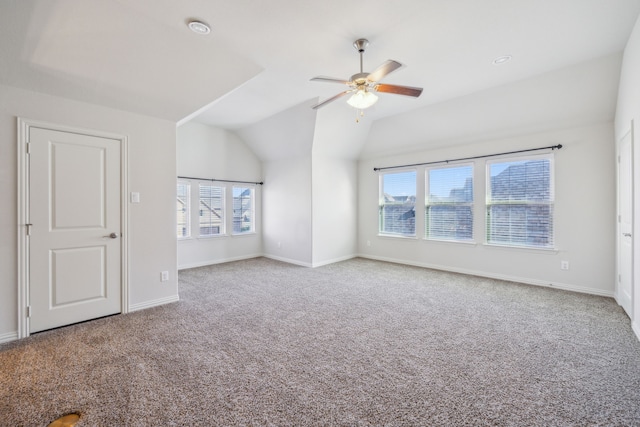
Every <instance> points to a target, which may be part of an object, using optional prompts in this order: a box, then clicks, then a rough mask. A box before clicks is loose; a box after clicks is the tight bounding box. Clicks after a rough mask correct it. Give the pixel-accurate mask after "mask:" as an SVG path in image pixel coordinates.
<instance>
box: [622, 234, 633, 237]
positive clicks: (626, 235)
mask: <svg viewBox="0 0 640 427" xmlns="http://www.w3.org/2000/svg"><path fill="white" fill-rule="evenodd" d="M622 235H623V236H624V237H631V233H622Z"/></svg>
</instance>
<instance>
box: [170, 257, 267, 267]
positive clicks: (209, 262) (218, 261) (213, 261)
mask: <svg viewBox="0 0 640 427" xmlns="http://www.w3.org/2000/svg"><path fill="white" fill-rule="evenodd" d="M261 256H263V255H262V254H253V255H243V256H238V257H231V258H222V259H211V260H207V261H200V262H192V263H189V264H182V265H179V266H178V270H186V269H188V268H196V267H206V266H207V265H215V264H223V263H225V262H233V261H242V260H245V259H252V258H260V257H261Z"/></svg>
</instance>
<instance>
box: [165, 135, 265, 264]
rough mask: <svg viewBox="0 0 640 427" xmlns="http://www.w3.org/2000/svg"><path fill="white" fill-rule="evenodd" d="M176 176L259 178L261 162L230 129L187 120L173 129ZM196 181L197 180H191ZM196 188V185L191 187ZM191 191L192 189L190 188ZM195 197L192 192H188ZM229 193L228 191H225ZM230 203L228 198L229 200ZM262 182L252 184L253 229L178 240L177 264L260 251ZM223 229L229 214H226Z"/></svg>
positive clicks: (208, 261)
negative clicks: (234, 233) (238, 233)
mask: <svg viewBox="0 0 640 427" xmlns="http://www.w3.org/2000/svg"><path fill="white" fill-rule="evenodd" d="M176 158H177V171H178V176H189V177H196V178H218V179H228V180H236V181H252V182H260V181H262V164H261V162H260V160H259V159H258V158H257V156H256V155H255V154H254V153H253V152H252V151H251V150H250V149H249V148H248V147H247V146H246V144H245V143H244V142H243V141H242V140H241V139H240V138H239V137H238V136H237V135H235V134H234V133H232V132H229V131H226V130H224V129H218V128H215V127H211V126H207V125H203V124H199V123H194V122H190V123H187V124H184V125H182V126H179V127H178V130H177V152H176ZM193 182H196V183H197V182H198V181H193ZM194 188H197V187H194ZM192 191H195V190H194V189H192ZM192 194H193V197H195V193H192ZM228 196H229V197H231V196H230V193H229V194H228ZM229 203H230V201H229ZM261 206H262V186H261V185H256V186H255V208H256V211H255V221H256V225H255V227H256V229H255V233H251V234H243V235H236V236H234V235H232V234H230V233H229V234H228V235H226V236H219V237H208V238H198V237H197V236H195V237H192V238H189V239H180V240H178V268H189V267H195V266H201V265H208V264H215V263H220V262H227V261H233V260H238V259H245V258H253V257H257V256H260V255H261V254H262V221H261V219H262V209H261ZM226 219H227V227H226V228H227V230H231V227H232V223H231V220H232V218H231V216H230V215H227V218H226Z"/></svg>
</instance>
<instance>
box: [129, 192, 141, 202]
mask: <svg viewBox="0 0 640 427" xmlns="http://www.w3.org/2000/svg"><path fill="white" fill-rule="evenodd" d="M131 203H140V193H136V192H132V193H131Z"/></svg>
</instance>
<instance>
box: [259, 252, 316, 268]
mask: <svg viewBox="0 0 640 427" xmlns="http://www.w3.org/2000/svg"><path fill="white" fill-rule="evenodd" d="M262 256H263V257H265V258H269V259H275V260H276V261H282V262H286V263H287V264H295V265H299V266H302V267H313V265H312V264H310V263H308V262H302V261H298V260H296V259H291V258H285V257H280V256H276V255H270V254H264V255H262Z"/></svg>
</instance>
